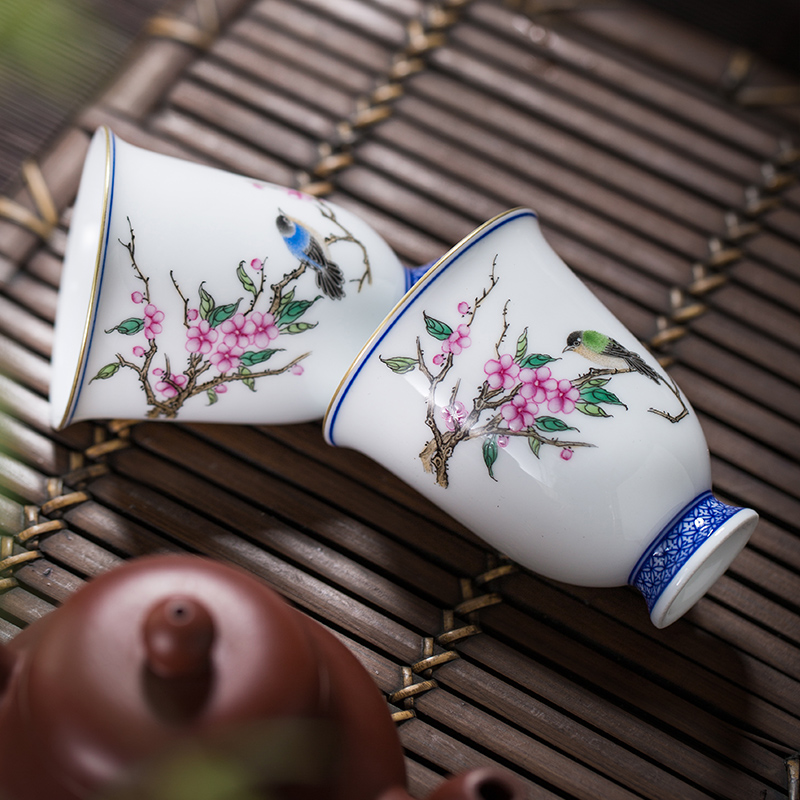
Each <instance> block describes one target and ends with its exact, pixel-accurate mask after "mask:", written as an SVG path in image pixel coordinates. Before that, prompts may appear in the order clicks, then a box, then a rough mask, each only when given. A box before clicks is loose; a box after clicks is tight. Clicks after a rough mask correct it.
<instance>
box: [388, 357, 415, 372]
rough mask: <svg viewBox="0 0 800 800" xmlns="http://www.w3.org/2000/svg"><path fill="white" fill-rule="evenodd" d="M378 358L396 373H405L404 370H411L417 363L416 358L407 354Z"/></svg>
mask: <svg viewBox="0 0 800 800" xmlns="http://www.w3.org/2000/svg"><path fill="white" fill-rule="evenodd" d="M378 358H380V360H381V361H383V363H384V364H386V366H387V367H389V369H390V370H391V371H392V372H396V373H397V374H398V375H405V373H406V372H413V371H414V369H415V368H416V366H417V364H418V363H419V362H418V361H417V359H416V358H408V356H394V357H393V358H384V357H383V356H378Z"/></svg>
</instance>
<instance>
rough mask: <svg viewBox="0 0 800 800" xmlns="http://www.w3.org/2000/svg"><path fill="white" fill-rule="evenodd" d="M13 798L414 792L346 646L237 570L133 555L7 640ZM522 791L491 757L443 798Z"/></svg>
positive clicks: (0, 706)
mask: <svg viewBox="0 0 800 800" xmlns="http://www.w3.org/2000/svg"><path fill="white" fill-rule="evenodd" d="M0 775H1V776H2V781H1V782H0V797H2V800H42V799H43V798H47V800H84V799H85V798H105V799H106V800H112V799H113V800H123V798H125V799H126V798H134V797H136V798H148V800H162V798H163V800H183V798H187V800H188V798H193V800H203V799H205V798H208V800H211V798H216V799H219V798H223V797H224V798H227V799H228V800H233V799H234V798H235V799H236V800H245V798H247V799H248V800H273V799H274V800H410V797H409V795H408V794H407V792H406V791H405V789H404V788H403V787H404V785H405V772H404V762H403V754H402V749H401V746H400V743H399V739H398V737H397V734H396V731H395V727H394V724H393V722H392V721H391V717H390V715H389V713H388V709H387V707H386V703H385V700H384V698H383V697H382V696H381V693H380V692H379V690H378V689H377V687H376V686H375V684H374V682H373V681H372V679H371V678H370V676H369V675H368V674H367V672H366V671H365V670H364V669H363V668H362V666H361V665H360V663H359V662H358V661H357V660H356V658H355V657H354V656H353V655H352V654H351V653H350V652H349V650H348V649H347V648H346V647H345V646H344V645H343V644H342V643H340V642H339V641H338V639H336V638H335V637H334V636H333V635H332V634H331V633H329V632H328V631H327V630H326V629H325V628H323V627H322V626H321V625H319V624H318V623H316V622H314V621H312V620H310V619H309V618H307V617H306V616H304V615H303V614H301V613H300V612H299V611H297V610H295V609H293V608H291V607H290V606H289V605H288V604H287V603H285V602H284V601H283V600H282V599H281V598H280V597H279V596H278V595H277V594H276V593H275V592H274V591H272V590H271V589H269V588H268V587H267V586H266V585H264V584H263V583H261V582H260V581H258V580H257V579H255V578H254V577H252V576H251V575H249V574H247V573H245V572H243V571H240V570H238V569H235V568H232V567H229V566H225V565H222V564H219V563H216V562H214V561H211V560H208V559H204V558H200V557H196V556H188V555H169V556H151V557H146V558H140V559H136V560H133V561H131V562H128V563H127V564H125V565H123V566H121V567H119V568H117V569H114V570H112V571H110V572H108V573H106V574H104V575H102V576H100V577H99V578H96V579H94V580H92V581H91V582H90V583H89V584H88V585H87V586H86V587H84V588H83V589H81V590H80V591H78V592H77V593H76V594H75V595H73V596H72V597H70V598H69V599H68V600H67V601H66V602H65V603H64V605H63V606H62V607H61V608H59V609H57V610H56V611H54V612H53V613H51V614H49V615H48V616H46V617H44V618H42V619H40V620H37V621H36V622H35V623H33V624H32V625H31V626H30V627H29V628H28V629H26V630H25V631H23V632H22V633H21V634H19V636H17V637H16V638H15V639H13V640H12V641H11V642H10V643H9V644H7V645H5V646H0ZM488 797H491V798H493V799H494V800H522V798H523V797H524V790H523V789H522V788H521V787H520V786H519V784H518V782H517V781H516V780H515V779H512V777H511V776H507V775H506V774H504V773H501V772H496V771H494V770H491V769H478V770H473V771H471V772H468V773H465V774H463V775H461V776H460V777H458V778H454V779H452V780H450V781H447V782H445V783H444V784H442V786H441V787H440V788H439V789H438V790H437V791H436V792H434V794H433V795H432V796H431V797H430V800H468V799H472V800H483V799H484V798H488Z"/></svg>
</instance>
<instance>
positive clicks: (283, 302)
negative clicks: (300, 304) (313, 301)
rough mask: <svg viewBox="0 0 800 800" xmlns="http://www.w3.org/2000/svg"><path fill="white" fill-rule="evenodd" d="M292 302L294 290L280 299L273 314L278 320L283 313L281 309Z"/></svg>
mask: <svg viewBox="0 0 800 800" xmlns="http://www.w3.org/2000/svg"><path fill="white" fill-rule="evenodd" d="M292 300H294V288H292V289H291V290H290V291H288V292H287V293H286V294H285V295H283V297H281V301H280V303H278V310H277V312H276V314H275V316H277V317H278V318H280V316H281V314H282V313H283V309H284V308H286V306H288V305H289V303H291V302H292Z"/></svg>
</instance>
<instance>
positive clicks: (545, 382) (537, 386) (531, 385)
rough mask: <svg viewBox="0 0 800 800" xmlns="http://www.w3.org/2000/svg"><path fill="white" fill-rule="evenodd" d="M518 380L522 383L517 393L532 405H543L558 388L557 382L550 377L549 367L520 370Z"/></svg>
mask: <svg viewBox="0 0 800 800" xmlns="http://www.w3.org/2000/svg"><path fill="white" fill-rule="evenodd" d="M519 379H520V381H522V387H521V388H520V390H519V393H520V394H521V395H522V396H523V397H524V398H526V399H528V400H533V402H534V403H543V402H544V401H545V400H546V399H547V398H548V396H549V395H550V393H551V392H554V391H555V390H556V389H557V388H558V381H557V380H556V379H555V378H553V377H551V372H550V368H549V367H539V368H538V369H523V370H520V373H519Z"/></svg>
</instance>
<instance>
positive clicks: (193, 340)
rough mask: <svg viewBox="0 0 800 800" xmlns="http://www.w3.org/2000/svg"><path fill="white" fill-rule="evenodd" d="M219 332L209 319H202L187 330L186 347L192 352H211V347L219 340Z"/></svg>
mask: <svg viewBox="0 0 800 800" xmlns="http://www.w3.org/2000/svg"><path fill="white" fill-rule="evenodd" d="M218 336H219V333H217V331H216V330H215V329H214V328H212V327H211V324H210V323H209V321H208V320H207V319H201V320H200V322H198V323H197V325H192V326H191V327H190V328H189V329H188V330H187V331H186V349H187V350H188V351H189V352H190V353H202V354H204V355H205V354H207V353H210V352H211V347H212V345H213V344H214V342H216V341H217V337H218Z"/></svg>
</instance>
